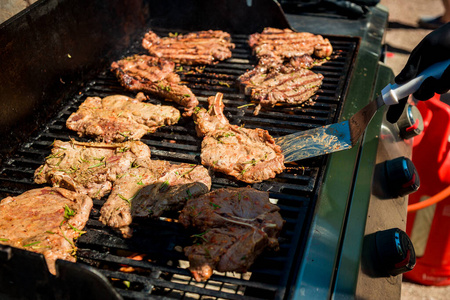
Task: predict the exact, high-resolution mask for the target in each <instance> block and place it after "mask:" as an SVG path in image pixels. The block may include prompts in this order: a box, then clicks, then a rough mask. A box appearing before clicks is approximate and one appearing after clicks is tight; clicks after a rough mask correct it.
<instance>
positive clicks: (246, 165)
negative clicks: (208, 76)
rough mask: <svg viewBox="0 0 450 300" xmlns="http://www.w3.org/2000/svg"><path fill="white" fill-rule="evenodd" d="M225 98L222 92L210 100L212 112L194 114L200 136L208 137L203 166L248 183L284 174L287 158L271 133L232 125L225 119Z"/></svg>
mask: <svg viewBox="0 0 450 300" xmlns="http://www.w3.org/2000/svg"><path fill="white" fill-rule="evenodd" d="M222 97H223V95H222V94H221V93H217V95H216V96H212V97H209V98H208V102H209V110H208V111H206V109H204V108H201V109H198V110H196V111H195V114H194V120H195V121H196V126H197V133H203V134H205V137H204V138H203V142H202V153H201V159H202V164H203V165H205V166H208V167H210V168H212V169H213V170H214V171H218V172H221V173H225V174H227V175H230V176H233V177H235V178H237V179H238V180H241V181H244V182H247V183H254V182H261V181H263V180H266V179H269V178H274V177H275V176H276V174H279V173H281V172H283V170H284V169H285V166H284V156H283V154H282V151H281V148H280V147H279V146H278V145H276V144H275V141H274V139H273V138H272V136H271V135H270V134H269V132H268V131H267V130H263V129H260V128H256V129H247V128H243V127H239V126H236V125H230V124H228V121H227V120H226V118H225V116H223V107H224V106H223V102H222ZM208 116H209V117H208Z"/></svg>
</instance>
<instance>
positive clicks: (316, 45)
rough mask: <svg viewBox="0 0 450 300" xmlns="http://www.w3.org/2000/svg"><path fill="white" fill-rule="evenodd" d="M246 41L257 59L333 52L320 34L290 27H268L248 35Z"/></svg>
mask: <svg viewBox="0 0 450 300" xmlns="http://www.w3.org/2000/svg"><path fill="white" fill-rule="evenodd" d="M248 43H249V45H250V47H251V48H252V49H253V52H254V53H255V54H256V56H257V57H258V58H259V59H261V58H273V59H279V58H280V57H282V58H286V57H287V58H291V57H295V56H302V55H304V54H309V55H314V56H316V57H319V58H323V57H328V56H330V55H331V54H332V53H333V47H332V46H331V43H330V41H329V40H328V39H325V38H323V37H322V36H321V35H314V34H312V33H308V32H294V31H292V30H290V29H276V28H270V27H268V28H265V29H264V30H263V32H262V33H254V34H252V35H250V38H249V41H248Z"/></svg>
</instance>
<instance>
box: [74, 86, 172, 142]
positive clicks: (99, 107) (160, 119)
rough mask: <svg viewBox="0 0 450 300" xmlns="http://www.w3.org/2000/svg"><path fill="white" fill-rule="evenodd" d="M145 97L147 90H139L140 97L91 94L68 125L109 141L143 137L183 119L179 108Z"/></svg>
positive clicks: (98, 139) (85, 134)
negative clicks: (93, 95)
mask: <svg viewBox="0 0 450 300" xmlns="http://www.w3.org/2000/svg"><path fill="white" fill-rule="evenodd" d="M145 99H146V97H145V96H144V94H143V93H138V94H137V96H136V99H133V98H129V97H127V96H122V95H113V96H108V97H105V98H103V99H102V98H100V97H87V99H86V100H85V101H84V102H83V103H82V104H81V105H80V107H79V108H78V111H77V112H75V113H73V114H71V115H70V117H69V118H68V119H67V122H66V126H67V128H69V129H70V130H74V131H76V132H78V135H79V136H93V137H95V139H96V140H97V141H99V142H107V143H109V142H123V141H125V140H139V139H140V138H141V137H142V136H143V135H145V134H147V133H153V132H155V131H156V130H157V129H158V128H159V127H161V126H170V125H174V124H176V123H177V122H178V120H179V119H180V112H179V111H178V109H176V108H174V107H172V106H166V105H153V104H151V103H145V102H142V101H143V100H145Z"/></svg>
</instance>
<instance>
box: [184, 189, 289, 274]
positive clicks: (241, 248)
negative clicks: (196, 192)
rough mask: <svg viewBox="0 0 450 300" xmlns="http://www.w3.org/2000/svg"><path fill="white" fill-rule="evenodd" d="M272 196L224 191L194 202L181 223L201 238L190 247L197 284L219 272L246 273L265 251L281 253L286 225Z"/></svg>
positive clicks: (263, 193)
mask: <svg viewBox="0 0 450 300" xmlns="http://www.w3.org/2000/svg"><path fill="white" fill-rule="evenodd" d="M278 211H279V207H278V206H276V205H274V204H272V203H270V202H269V193H268V192H262V191H258V190H255V189H253V188H250V187H246V188H222V189H217V190H214V191H212V192H210V193H208V194H204V195H202V196H199V197H196V198H193V199H190V200H189V201H188V202H187V203H186V206H185V207H184V209H183V210H182V211H181V214H180V217H179V221H180V223H181V224H183V225H184V226H185V227H189V226H192V227H194V228H196V229H197V230H199V231H200V232H202V233H200V234H196V235H193V237H195V238H196V244H195V245H193V246H189V247H186V248H185V249H184V252H185V254H186V256H187V257H188V258H189V263H190V267H189V269H190V271H191V273H192V275H193V276H194V278H195V280H197V281H204V280H207V279H208V278H209V277H211V275H212V272H213V270H217V271H219V272H246V271H247V270H248V268H249V267H250V266H251V265H252V264H253V262H254V260H255V259H256V257H257V256H258V255H260V254H261V253H262V252H263V251H264V249H265V248H270V249H273V250H278V248H279V244H278V236H279V234H280V232H281V229H282V227H283V225H284V220H283V219H282V218H281V215H280V214H279V212H278Z"/></svg>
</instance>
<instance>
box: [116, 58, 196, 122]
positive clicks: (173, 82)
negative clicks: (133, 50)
mask: <svg viewBox="0 0 450 300" xmlns="http://www.w3.org/2000/svg"><path fill="white" fill-rule="evenodd" d="M174 68H175V63H174V62H172V61H168V60H165V59H162V58H158V57H152V56H148V55H134V56H131V57H127V58H124V59H122V60H119V61H116V62H113V63H112V64H111V71H112V72H114V73H115V74H116V76H117V78H118V79H119V81H120V83H121V84H122V86H124V87H125V88H126V89H128V90H130V91H142V92H147V93H150V94H152V95H156V96H158V97H162V98H164V99H166V100H168V101H173V102H175V103H177V104H179V105H181V106H183V107H184V108H185V113H184V115H185V116H190V115H191V114H192V109H193V108H195V107H196V106H197V105H198V100H197V98H196V97H195V95H194V93H192V91H191V90H190V89H189V88H188V87H187V86H185V85H182V84H181V83H180V76H178V74H176V73H175V72H174Z"/></svg>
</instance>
